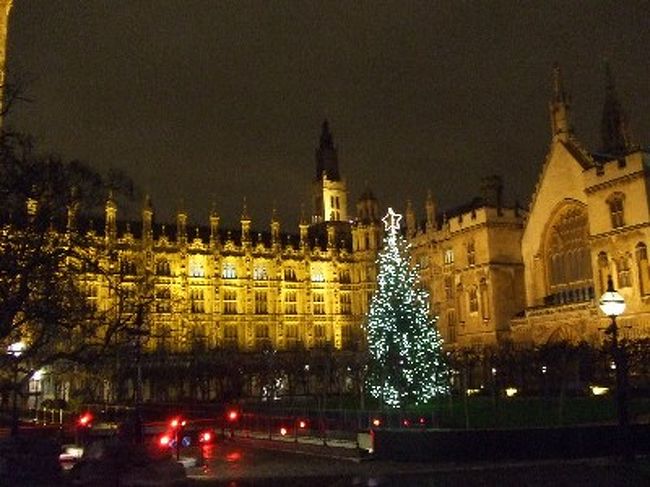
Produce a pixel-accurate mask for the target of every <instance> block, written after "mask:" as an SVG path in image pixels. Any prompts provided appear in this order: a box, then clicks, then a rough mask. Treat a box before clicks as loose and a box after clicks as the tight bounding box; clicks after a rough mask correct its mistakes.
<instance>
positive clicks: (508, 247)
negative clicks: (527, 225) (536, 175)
mask: <svg viewBox="0 0 650 487" xmlns="http://www.w3.org/2000/svg"><path fill="white" fill-rule="evenodd" d="M483 185H484V187H483V196H482V197H479V198H476V199H475V200H474V201H472V202H471V203H470V204H468V205H466V206H464V207H460V208H456V209H453V210H451V211H449V212H448V213H443V214H442V216H441V215H439V214H437V213H436V205H435V203H434V200H433V198H432V196H431V195H429V196H428V198H427V201H426V214H427V217H426V222H425V223H424V224H423V225H418V224H416V217H415V212H414V211H413V208H412V207H411V205H410V204H409V205H408V207H407V210H406V222H407V224H406V225H407V235H408V237H409V238H410V241H411V245H412V251H413V255H414V260H415V262H416V263H418V265H419V266H420V269H421V279H422V283H423V285H424V286H426V287H427V289H429V292H430V299H431V308H432V310H433V313H434V314H435V315H437V316H438V320H439V321H438V326H439V329H440V332H441V333H442V336H443V339H444V340H445V343H446V344H447V345H448V346H451V347H455V346H460V347H464V346H483V345H492V344H494V343H496V342H497V341H500V340H504V339H507V338H508V335H509V328H510V318H512V317H513V316H514V315H515V314H516V313H517V312H518V311H519V310H521V309H522V308H523V306H524V296H523V288H524V287H523V282H524V279H523V278H524V269H523V263H522V259H521V250H520V246H519V245H520V241H521V234H522V230H523V221H524V218H523V214H522V213H521V212H520V210H519V209H518V208H517V207H514V208H507V207H504V206H503V205H502V184H501V179H500V178H498V177H496V176H493V177H488V178H485V179H484V183H483Z"/></svg>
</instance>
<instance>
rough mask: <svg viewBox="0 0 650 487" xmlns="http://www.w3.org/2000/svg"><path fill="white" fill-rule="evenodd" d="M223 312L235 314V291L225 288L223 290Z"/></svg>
mask: <svg viewBox="0 0 650 487" xmlns="http://www.w3.org/2000/svg"><path fill="white" fill-rule="evenodd" d="M223 313H224V314H226V315H236V314H237V291H235V290H234V289H225V290H224V292H223Z"/></svg>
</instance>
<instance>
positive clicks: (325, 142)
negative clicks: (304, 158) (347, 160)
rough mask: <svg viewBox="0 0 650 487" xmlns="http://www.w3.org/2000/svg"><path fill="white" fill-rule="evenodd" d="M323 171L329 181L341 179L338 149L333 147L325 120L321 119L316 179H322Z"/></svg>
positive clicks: (330, 133) (327, 123)
mask: <svg viewBox="0 0 650 487" xmlns="http://www.w3.org/2000/svg"><path fill="white" fill-rule="evenodd" d="M323 173H324V175H325V176H326V177H327V179H329V180H330V181H339V180H340V179H341V177H340V175H339V158H338V151H337V149H336V147H334V139H333V137H332V132H330V126H329V122H328V121H327V120H325V121H323V126H322V129H321V134H320V144H319V146H318V149H316V179H317V180H322V179H323Z"/></svg>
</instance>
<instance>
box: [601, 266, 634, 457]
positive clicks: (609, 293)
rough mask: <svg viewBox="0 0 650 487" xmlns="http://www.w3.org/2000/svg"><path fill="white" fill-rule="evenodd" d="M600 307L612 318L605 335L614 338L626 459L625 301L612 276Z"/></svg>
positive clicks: (628, 447) (628, 453)
mask: <svg viewBox="0 0 650 487" xmlns="http://www.w3.org/2000/svg"><path fill="white" fill-rule="evenodd" d="M598 306H599V307H600V309H601V311H602V312H603V313H604V314H605V315H607V316H609V317H610V319H611V320H612V323H611V324H610V325H609V326H608V327H607V329H606V330H605V333H606V334H607V335H610V336H611V337H612V343H611V345H612V358H613V359H614V365H615V366H616V411H617V413H618V425H619V427H620V428H621V433H622V438H621V440H622V441H623V451H624V455H625V457H626V458H629V457H630V453H631V451H630V446H631V445H630V444H629V443H630V435H629V417H628V412H627V360H626V357H625V353H624V351H623V349H622V348H621V347H620V344H619V342H618V325H617V324H616V318H617V317H618V316H620V315H621V314H622V313H623V311H625V299H623V296H621V295H620V294H619V293H618V292H617V291H616V290H615V289H614V283H613V282H612V276H608V278H607V290H606V291H605V293H604V294H603V295H602V296H601V297H600V301H599V302H598Z"/></svg>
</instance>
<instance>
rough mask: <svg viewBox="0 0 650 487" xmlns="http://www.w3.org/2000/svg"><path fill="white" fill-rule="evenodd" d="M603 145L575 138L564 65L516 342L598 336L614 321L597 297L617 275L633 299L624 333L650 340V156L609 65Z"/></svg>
mask: <svg viewBox="0 0 650 487" xmlns="http://www.w3.org/2000/svg"><path fill="white" fill-rule="evenodd" d="M606 78H607V83H606V93H605V103H604V108H603V114H602V125H601V146H600V148H599V150H598V151H587V150H586V149H585V148H584V147H583V146H582V145H581V144H580V142H579V141H578V139H577V138H576V136H575V135H574V132H573V128H572V125H571V118H570V113H571V112H570V108H571V107H570V99H569V97H568V96H567V94H566V92H565V90H564V88H563V86H562V79H561V76H560V70H559V68H558V67H556V68H555V71H554V92H553V98H552V100H551V103H550V112H551V128H552V140H551V145H550V147H549V151H548V154H547V157H546V160H545V162H544V165H543V167H542V172H541V175H540V178H539V181H538V184H537V187H536V189H535V192H534V194H533V196H532V199H531V203H530V209H529V215H528V217H527V221H526V226H525V230H524V233H523V237H522V245H521V248H522V257H523V262H524V268H525V291H526V308H525V310H524V313H523V315H522V316H521V317H520V318H517V319H515V320H513V321H512V328H511V336H512V339H513V340H515V341H516V342H523V343H545V342H549V341H563V340H568V341H573V342H577V341H579V340H586V341H588V342H592V343H593V342H600V341H602V339H603V338H604V334H603V331H602V329H603V328H604V327H606V325H607V324H608V323H609V319H608V318H605V317H603V316H602V313H601V312H600V311H599V310H598V308H597V300H598V298H599V297H600V296H601V295H602V293H603V292H604V291H605V289H606V287H607V277H608V276H609V275H611V276H612V278H613V282H614V286H615V287H616V288H617V289H618V291H619V292H620V293H621V294H622V295H623V297H624V298H625V301H626V303H627V308H626V310H625V313H624V314H623V315H622V316H621V317H620V318H619V325H620V326H621V333H622V335H623V336H625V337H629V338H639V337H648V336H650V277H649V268H648V252H647V245H648V240H649V237H650V195H649V192H648V187H649V183H650V166H649V163H650V157H649V154H648V153H647V152H643V151H642V150H640V148H639V147H638V146H636V145H635V144H634V143H633V141H632V137H631V134H630V129H629V126H628V121H627V118H626V116H625V113H624V112H623V110H622V108H621V104H620V103H619V101H618V98H617V96H616V91H615V87H614V82H613V78H612V75H611V72H610V71H609V69H607V76H606Z"/></svg>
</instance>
